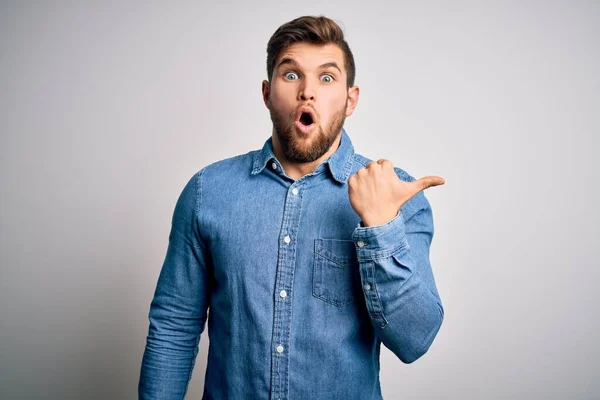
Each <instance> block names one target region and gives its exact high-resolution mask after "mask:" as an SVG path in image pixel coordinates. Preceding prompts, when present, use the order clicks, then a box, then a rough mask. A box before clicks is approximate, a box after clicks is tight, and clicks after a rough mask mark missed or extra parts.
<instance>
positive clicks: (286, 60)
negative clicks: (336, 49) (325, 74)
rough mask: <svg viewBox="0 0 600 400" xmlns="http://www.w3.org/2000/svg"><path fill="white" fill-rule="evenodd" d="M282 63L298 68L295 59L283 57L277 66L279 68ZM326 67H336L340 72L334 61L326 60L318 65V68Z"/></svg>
mask: <svg viewBox="0 0 600 400" xmlns="http://www.w3.org/2000/svg"><path fill="white" fill-rule="evenodd" d="M282 65H292V66H294V67H295V68H300V64H298V63H297V62H296V60H294V59H292V58H283V59H282V60H281V61H280V62H279V64H278V65H277V68H280V67H281V66H282ZM327 68H336V69H337V70H338V71H340V74H341V73H342V70H341V69H340V67H339V66H338V65H337V63H336V62H333V61H332V62H328V63H325V64H321V65H319V69H327Z"/></svg>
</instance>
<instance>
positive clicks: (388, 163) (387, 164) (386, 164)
mask: <svg viewBox="0 0 600 400" xmlns="http://www.w3.org/2000/svg"><path fill="white" fill-rule="evenodd" d="M377 164H379V165H381V166H382V167H387V168H393V167H394V164H392V162H391V161H390V160H386V159H385V158H380V159H379V160H377Z"/></svg>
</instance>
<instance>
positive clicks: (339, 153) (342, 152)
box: [252, 128, 354, 183]
mask: <svg viewBox="0 0 600 400" xmlns="http://www.w3.org/2000/svg"><path fill="white" fill-rule="evenodd" d="M353 159H354V146H353V145H352V141H351V140H350V137H349V136H348V134H347V133H346V130H345V129H344V128H342V138H341V140H340V145H339V147H338V148H337V150H336V151H335V153H333V154H332V155H331V157H329V158H328V159H327V160H326V161H324V163H326V164H327V165H328V166H329V171H330V172H331V175H332V176H333V178H334V179H335V180H336V181H338V182H339V183H346V182H347V181H348V178H349V177H350V172H351V171H352V164H353ZM271 160H277V157H275V153H274V152H273V138H269V139H267V141H265V144H264V146H263V148H262V149H261V150H259V151H258V152H257V153H256V154H255V156H254V165H253V168H252V175H256V174H259V173H260V172H262V170H263V169H265V167H266V165H267V163H268V162H269V161H271ZM276 162H277V163H278V164H279V161H278V160H277V161H276Z"/></svg>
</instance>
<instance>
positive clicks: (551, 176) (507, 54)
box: [0, 0, 600, 399]
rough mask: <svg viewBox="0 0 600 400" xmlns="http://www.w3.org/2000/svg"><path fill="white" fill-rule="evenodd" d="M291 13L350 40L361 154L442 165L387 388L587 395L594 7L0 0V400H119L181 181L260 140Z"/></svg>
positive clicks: (448, 394) (591, 352)
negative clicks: (418, 324) (414, 337)
mask: <svg viewBox="0 0 600 400" xmlns="http://www.w3.org/2000/svg"><path fill="white" fill-rule="evenodd" d="M307 14H310V15H320V14H324V15H327V16H329V17H331V18H334V19H335V20H337V21H338V22H339V23H340V24H341V25H342V26H343V28H344V30H345V32H346V35H347V40H348V42H349V43H350V46H351V48H352V50H353V52H354V55H355V58H356V63H357V79H356V83H357V85H359V86H360V87H361V97H360V101H359V103H358V107H357V109H356V112H355V114H354V115H353V116H352V117H351V118H349V119H348V120H347V123H346V129H347V131H348V133H349V135H350V136H351V138H352V139H353V142H354V145H355V148H356V149H357V151H358V152H360V153H361V154H363V155H365V156H367V157H371V158H375V159H377V158H388V159H390V160H392V161H393V163H394V164H395V165H397V166H399V167H401V168H403V169H405V170H406V171H407V172H408V173H410V174H411V175H413V176H416V177H421V176H425V175H440V176H442V177H444V178H445V179H446V185H445V186H442V187H436V188H431V189H429V190H428V191H427V192H426V195H427V197H428V199H429V200H430V202H431V204H432V207H433V211H434V222H435V236H434V241H433V245H432V247H431V262H432V265H433V269H434V273H435V277H436V282H437V285H438V289H439V292H440V295H441V297H442V300H443V303H444V306H445V320H444V323H443V326H442V328H441V330H440V332H439V334H438V336H437V339H436V341H435V342H434V344H433V346H432V347H431V348H430V350H429V352H428V353H427V354H426V355H425V356H423V358H421V359H420V360H418V361H417V362H415V363H414V364H411V365H405V364H403V363H402V362H401V361H399V360H398V359H397V358H395V356H394V355H393V354H392V353H391V352H389V351H388V350H384V351H383V354H382V356H381V358H382V360H381V361H382V366H381V383H382V390H383V394H384V397H385V398H386V399H439V398H448V399H483V398H485V399H549V398H556V399H566V398H568V399H597V398H600V383H599V379H598V372H599V371H600V361H599V360H600V346H599V343H598V337H599V332H598V330H599V327H600V325H599V322H598V319H599V317H600V313H599V306H598V304H599V302H598V298H597V294H596V288H597V286H598V281H599V278H600V273H599V267H600V265H599V264H600V262H599V259H600V251H599V247H600V245H599V243H598V238H599V233H600V232H599V222H600V221H599V216H600V213H599V212H598V204H600V196H599V195H598V193H599V190H598V187H597V185H598V183H599V178H600V176H599V175H600V167H599V163H598V161H597V153H598V151H599V150H600V149H599V148H598V136H599V134H600V74H599V73H598V71H600V4H599V2H597V1H547V2H546V1H544V2H542V1H512V2H511V1H471V2H467V1H453V2H443V1H438V2H406V1H401V2H389V1H376V0H370V1H366V2H365V1H349V0H346V1H339V0H337V1H333V0H332V1H316V0H309V1H304V2H288V1H279V2H253V1H241V0H240V1H221V2H203V1H196V2H166V1H164V2H159V1H156V2H149V1H137V2H134V1H127V2H121V1H119V2H117V1H92V0H90V1H82V2H75V1H73V2H71V1H69V2H67V1H65V2H50V1H48V2H46V1H26V2H20V1H13V2H2V3H1V5H0V133H1V139H0V155H1V160H0V161H1V164H0V196H1V197H0V201H1V204H0V221H1V226H0V371H1V372H0V398H2V399H75V398H77V399H132V398H136V396H137V383H138V378H139V371H140V363H141V358H142V354H143V351H144V345H145V339H146V334H147V329H148V318H147V317H148V311H149V306H150V301H151V299H152V295H153V292H154V289H155V285H156V281H157V278H158V274H159V272H160V268H161V266H162V262H163V260H164V256H165V252H166V248H167V243H168V234H169V230H170V222H171V216H172V212H173V208H174V206H175V202H176V200H177V198H178V196H179V193H180V192H181V190H182V189H183V186H184V185H185V183H186V182H187V181H188V180H189V179H190V177H191V176H192V175H193V174H194V173H195V172H196V171H198V170H199V169H201V168H202V167H203V166H205V165H207V164H209V163H211V162H214V161H217V160H219V159H222V158H225V157H230V156H233V155H237V154H241V153H246V152H248V151H250V150H254V149H258V148H260V147H262V145H263V143H264V141H265V140H266V139H267V138H268V137H269V135H270V133H271V122H270V119H269V114H268V111H267V109H266V108H265V106H264V104H263V103H262V99H261V92H260V87H261V81H262V80H263V79H264V78H265V77H266V72H265V63H266V43H267V41H268V39H269V37H270V36H271V35H272V34H273V32H274V31H275V29H276V28H277V27H278V26H279V25H281V24H282V23H284V22H287V21H289V20H291V19H293V18H295V17H297V16H300V15H307ZM223 195H224V197H226V195H227V194H226V193H224V194H223ZM207 346H208V338H207V336H206V335H205V334H204V335H203V336H202V340H201V348H200V353H199V354H198V358H197V365H196V368H195V370H194V375H193V379H192V382H191V384H190V389H189V392H188V393H189V396H188V398H196V399H199V398H201V396H202V388H203V378H204V372H205V368H206V354H207ZM327 373H332V374H335V373H336V371H327Z"/></svg>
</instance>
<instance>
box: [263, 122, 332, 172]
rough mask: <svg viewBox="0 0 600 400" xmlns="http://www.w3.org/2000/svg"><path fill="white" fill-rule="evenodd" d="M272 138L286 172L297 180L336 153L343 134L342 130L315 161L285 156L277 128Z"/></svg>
mask: <svg viewBox="0 0 600 400" xmlns="http://www.w3.org/2000/svg"><path fill="white" fill-rule="evenodd" d="M272 138H273V152H274V153H275V156H276V157H277V159H278V160H279V162H280V163H281V166H282V167H283V170H284V172H285V174H286V175H287V176H289V177H290V178H292V179H293V180H295V181H296V180H298V179H300V178H302V177H303V176H304V175H308V174H310V173H311V172H313V171H314V170H315V168H317V167H318V166H319V164H321V163H322V162H323V161H325V160H327V159H328V158H329V157H330V156H331V155H332V154H333V153H335V151H336V150H337V148H338V147H339V145H340V141H341V138H342V134H341V132H340V133H339V134H338V136H337V138H336V139H335V141H334V142H333V144H332V145H331V147H330V148H329V150H327V152H326V153H325V154H323V155H322V156H321V157H319V158H318V159H316V160H314V161H311V162H306V163H300V162H297V161H292V160H290V159H288V158H287V157H286V156H285V154H284V153H283V150H282V149H281V144H280V143H279V140H278V139H277V134H276V133H275V130H273V134H272Z"/></svg>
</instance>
